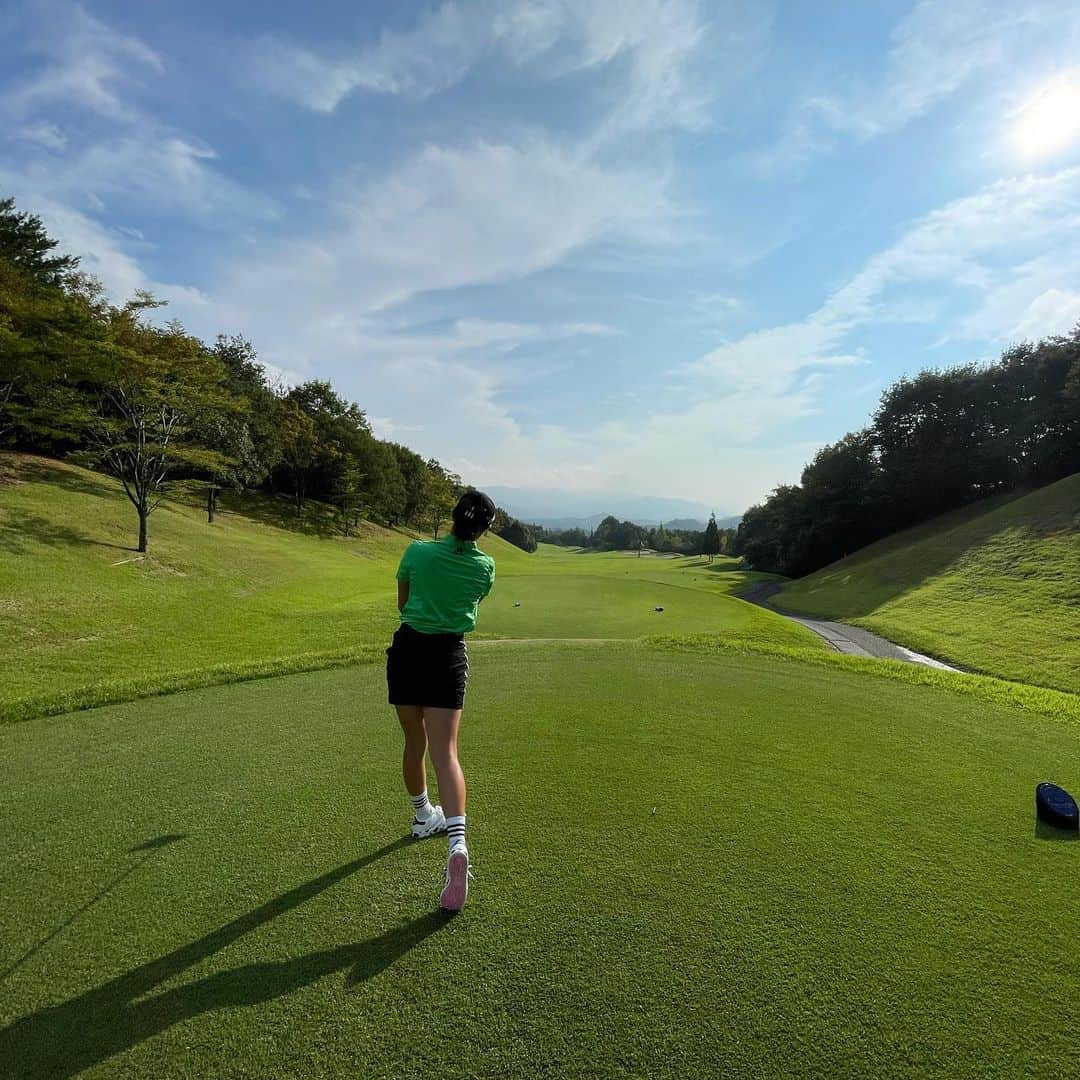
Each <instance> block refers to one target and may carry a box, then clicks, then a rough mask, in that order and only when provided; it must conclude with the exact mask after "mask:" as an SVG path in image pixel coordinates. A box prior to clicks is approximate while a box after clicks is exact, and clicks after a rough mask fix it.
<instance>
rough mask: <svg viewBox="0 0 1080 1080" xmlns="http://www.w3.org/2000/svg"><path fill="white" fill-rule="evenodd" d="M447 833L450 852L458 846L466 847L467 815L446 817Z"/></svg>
mask: <svg viewBox="0 0 1080 1080" xmlns="http://www.w3.org/2000/svg"><path fill="white" fill-rule="evenodd" d="M446 835H447V838H448V839H449V841H450V854H451V855H453V853H454V852H455V851H456V850H457V849H458V848H464V847H465V815H464V814H459V815H457V816H456V817H448V818H447V819H446Z"/></svg>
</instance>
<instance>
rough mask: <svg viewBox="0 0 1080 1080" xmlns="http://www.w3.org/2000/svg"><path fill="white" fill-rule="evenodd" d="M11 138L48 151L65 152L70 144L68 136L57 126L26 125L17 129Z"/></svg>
mask: <svg viewBox="0 0 1080 1080" xmlns="http://www.w3.org/2000/svg"><path fill="white" fill-rule="evenodd" d="M11 138H13V139H23V140H24V141H26V142H30V143H36V144H37V145H38V146H42V147H44V148H45V149H46V150H63V149H64V147H66V146H67V142H68V140H67V136H66V135H65V134H64V132H63V131H62V130H61V129H60V128H59V127H58V126H57V125H56V124H24V125H23V126H22V127H19V128H16V129H15V131H14V132H13V133H12V135H11Z"/></svg>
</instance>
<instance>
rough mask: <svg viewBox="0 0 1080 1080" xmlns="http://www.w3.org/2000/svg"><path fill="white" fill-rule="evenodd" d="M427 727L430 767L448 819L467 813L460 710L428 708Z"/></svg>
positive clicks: (426, 714)
mask: <svg viewBox="0 0 1080 1080" xmlns="http://www.w3.org/2000/svg"><path fill="white" fill-rule="evenodd" d="M423 714H424V727H425V728H426V730H427V737H428V741H429V743H430V750H431V763H432V764H433V765H434V766H435V775H436V776H437V777H438V779H439V798H440V799H441V800H442V808H443V813H444V814H446V816H447V817H448V818H452V817H460V816H463V815H464V813H465V774H464V773H463V772H462V771H461V765H460V764H459V762H458V756H457V740H458V727H459V725H460V724H461V710H460V709H437V708H435V707H433V706H431V705H425V706H424V710H423Z"/></svg>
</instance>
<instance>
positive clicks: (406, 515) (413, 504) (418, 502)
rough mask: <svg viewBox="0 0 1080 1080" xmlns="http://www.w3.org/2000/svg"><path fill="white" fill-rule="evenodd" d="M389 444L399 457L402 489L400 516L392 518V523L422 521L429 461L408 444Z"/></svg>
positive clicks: (396, 456) (395, 455)
mask: <svg viewBox="0 0 1080 1080" xmlns="http://www.w3.org/2000/svg"><path fill="white" fill-rule="evenodd" d="M389 445H390V449H391V451H392V452H393V454H394V457H395V458H397V464H398V475H399V476H400V477H401V490H402V497H401V502H400V510H399V516H398V517H397V518H396V519H394V520H391V524H397V522H398V521H408V522H413V523H417V522H419V521H420V516H421V514H422V512H423V508H424V499H425V497H426V496H425V492H426V486H427V477H428V468H427V463H426V462H425V461H424V459H423V458H422V457H421V456H420V455H419V454H417V453H414V452H413V451H412V450H410V449H409V448H408V447H407V446H401V445H399V444H398V443H390V444H389Z"/></svg>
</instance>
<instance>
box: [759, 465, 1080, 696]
mask: <svg viewBox="0 0 1080 1080" xmlns="http://www.w3.org/2000/svg"><path fill="white" fill-rule="evenodd" d="M775 603H776V605H777V606H778V607H780V608H783V609H785V610H788V611H793V612H797V613H800V614H806V615H818V616H821V617H823V618H828V619H842V620H844V621H846V622H852V623H855V624H856V625H857V626H865V627H866V628H867V629H869V630H875V631H877V632H878V633H880V634H883V635H884V636H885V637H888V638H891V639H892V640H894V641H898V642H901V643H902V644H904V645H909V646H911V647H912V648H914V649H918V650H920V651H922V652H926V653H929V654H931V655H933V656H937V657H940V658H942V659H945V660H949V661H952V662H953V663H955V664H959V665H960V666H962V667H965V668H968V669H971V670H975V671H981V672H987V673H990V674H994V675H997V676H1000V677H1002V678H1006V679H1015V680H1019V681H1023V682H1029V683H1034V684H1037V685H1041V686H1049V687H1055V688H1058V689H1061V690H1068V691H1071V692H1073V693H1076V692H1080V474H1077V475H1075V476H1071V477H1068V478H1066V479H1065V480H1061V481H1059V482H1058V483H1056V484H1051V485H1050V486H1048V487H1045V488H1041V489H1039V490H1038V491H1034V492H1031V493H1030V494H1026V495H1020V496H1015V497H1012V498H1006V499H997V500H991V501H989V502H987V503H981V504H976V505H974V506H970V507H967V508H965V509H964V510H961V511H958V512H956V513H953V514H947V515H945V516H944V517H941V518H937V519H935V520H934V521H930V522H927V523H925V524H923V525H921V526H919V527H918V528H915V529H909V530H907V531H905V532H902V533H899V534H897V535H896V536H892V537H889V538H888V539H887V540H883V541H880V542H879V543H876V544H872V545H870V546H869V547H867V548H864V549H863V550H862V551H859V552H857V553H856V554H854V555H852V556H850V557H848V558H846V559H842V560H840V561H839V562H836V563H833V564H832V565H831V566H828V567H825V568H824V569H823V570H819V571H818V572H817V573H815V574H811V575H809V576H808V577H805V578H803V579H801V580H799V581H795V582H792V583H790V584H788V585H785V587H784V588H783V590H782V591H781V592H780V594H779V595H778V596H777V597H776V600H775Z"/></svg>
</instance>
